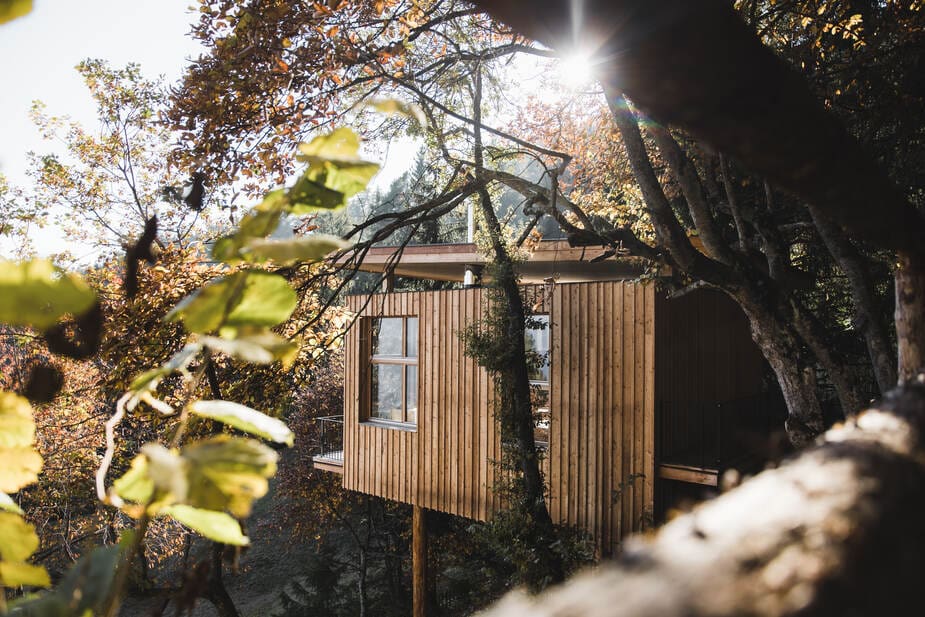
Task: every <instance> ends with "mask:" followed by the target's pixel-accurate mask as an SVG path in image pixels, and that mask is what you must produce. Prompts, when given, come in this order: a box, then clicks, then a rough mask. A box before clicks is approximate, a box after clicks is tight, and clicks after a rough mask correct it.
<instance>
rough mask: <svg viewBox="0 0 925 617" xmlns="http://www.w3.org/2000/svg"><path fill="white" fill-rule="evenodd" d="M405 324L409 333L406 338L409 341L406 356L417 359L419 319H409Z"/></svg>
mask: <svg viewBox="0 0 925 617" xmlns="http://www.w3.org/2000/svg"><path fill="white" fill-rule="evenodd" d="M405 324H406V326H405V327H406V328H408V332H407V334H406V336H405V338H406V339H407V345H408V347H407V351H405V355H406V356H408V357H409V358H417V357H418V318H417V317H409V318H408V319H406V320H405Z"/></svg>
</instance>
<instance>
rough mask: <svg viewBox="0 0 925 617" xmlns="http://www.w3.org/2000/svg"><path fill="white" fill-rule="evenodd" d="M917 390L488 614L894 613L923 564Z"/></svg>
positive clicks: (913, 592)
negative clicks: (534, 594) (617, 553)
mask: <svg viewBox="0 0 925 617" xmlns="http://www.w3.org/2000/svg"><path fill="white" fill-rule="evenodd" d="M923 508H925V386H923V385H922V384H914V385H909V386H906V387H904V388H901V389H898V390H896V391H894V392H893V393H891V394H890V395H888V396H887V398H886V400H885V401H884V402H883V403H881V404H880V405H879V406H878V407H877V408H874V409H869V410H867V411H866V412H864V413H862V414H860V415H859V416H857V417H856V418H854V419H853V420H851V421H850V422H848V423H846V424H845V425H843V426H839V427H836V428H833V429H832V430H830V431H829V432H828V433H827V434H826V436H825V441H824V443H823V444H822V445H820V446H819V447H816V448H813V449H810V450H807V451H804V453H803V454H802V455H801V456H800V457H799V458H795V459H793V460H791V461H789V462H786V463H784V464H783V465H781V466H780V467H779V468H778V469H774V470H769V471H765V472H764V473H762V474H760V475H758V476H756V477H755V478H753V479H751V480H748V481H746V482H745V483H744V484H743V485H742V486H740V487H738V488H736V489H733V490H731V491H729V492H728V493H726V494H724V495H722V496H721V497H719V498H717V499H715V500H713V501H710V502H707V503H706V504H704V505H702V506H700V507H699V508H697V509H696V510H694V511H693V512H691V513H689V514H686V515H683V516H681V517H679V518H677V519H675V520H674V521H672V522H671V523H669V524H667V525H666V526H664V527H663V528H662V529H661V531H659V533H658V535H656V536H655V537H654V538H652V539H649V540H640V539H637V540H635V543H634V544H632V545H631V546H629V547H628V548H627V550H626V552H625V553H624V554H623V556H622V557H621V558H620V559H619V560H618V561H617V562H616V563H615V564H614V565H612V566H608V567H606V568H602V569H601V570H599V571H597V572H595V573H593V574H585V575H583V576H581V577H579V578H576V579H573V580H572V581H571V582H570V583H569V585H567V586H565V587H564V588H561V589H560V590H556V591H553V592H551V593H547V594H544V595H543V596H541V597H539V598H536V599H528V598H525V597H509V598H508V599H507V600H505V601H503V602H502V603H501V604H499V605H498V606H497V607H496V608H495V609H494V610H492V611H490V612H489V613H488V616H491V617H494V616H497V617H501V616H503V617H517V616H519V615H524V616H526V615H530V616H531V617H573V616H577V615H582V616H584V617H604V616H607V617H616V616H627V617H629V616H633V617H642V616H652V617H655V616H658V617H674V616H679V617H680V616H686V617H699V616H706V615H711V616H719V615H752V616H761V617H783V616H787V615H847V616H851V615H892V614H896V615H902V614H909V613H910V611H912V610H916V611H917V609H919V608H921V603H922V599H921V573H922V571H923V569H925V527H923V526H922V524H921V520H920V519H921V512H922V510H923Z"/></svg>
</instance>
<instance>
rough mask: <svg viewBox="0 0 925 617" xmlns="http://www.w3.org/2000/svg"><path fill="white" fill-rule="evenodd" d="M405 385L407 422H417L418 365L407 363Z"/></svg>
mask: <svg viewBox="0 0 925 617" xmlns="http://www.w3.org/2000/svg"><path fill="white" fill-rule="evenodd" d="M405 375H406V377H405V378H406V379H407V386H406V388H405V402H406V404H407V406H408V407H407V418H406V420H407V421H408V422H414V423H417V421H418V367H417V366H416V365H413V364H412V365H409V366H407V367H406V371H405Z"/></svg>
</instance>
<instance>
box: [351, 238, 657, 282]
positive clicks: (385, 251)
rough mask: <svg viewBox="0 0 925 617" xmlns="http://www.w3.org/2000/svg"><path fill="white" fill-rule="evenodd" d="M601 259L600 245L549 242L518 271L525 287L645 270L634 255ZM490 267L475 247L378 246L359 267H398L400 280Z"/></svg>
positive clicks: (447, 277) (453, 277)
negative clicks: (584, 245)
mask: <svg viewBox="0 0 925 617" xmlns="http://www.w3.org/2000/svg"><path fill="white" fill-rule="evenodd" d="M602 255H604V249H602V248H600V247H572V246H569V244H568V242H566V241H564V240H544V241H541V242H540V243H539V244H538V245H537V247H536V248H535V249H534V250H533V252H532V253H531V254H530V255H529V257H528V258H527V259H526V261H523V262H520V263H518V264H517V272H518V274H519V275H520V277H521V282H523V283H542V282H543V281H544V280H546V279H549V278H554V279H555V280H556V281H557V282H560V283H577V282H583V281H612V280H623V279H628V278H635V277H637V276H639V275H640V274H641V273H642V271H643V268H642V266H641V264H640V261H639V260H638V259H634V258H631V257H609V258H606V259H602V260H601V261H597V262H594V263H592V260H594V259H595V258H597V257H601V256H602ZM487 263H488V260H487V259H486V257H485V255H484V254H483V253H480V252H479V250H478V248H477V247H476V245H475V244H468V243H461V244H427V245H414V246H406V247H404V249H402V248H400V247H397V246H377V247H373V248H371V249H369V251H368V252H367V253H366V256H365V257H364V259H363V262H362V263H361V264H360V265H359V268H358V269H359V270H362V271H364V272H386V271H387V270H388V269H389V268H390V266H391V265H392V264H394V270H393V271H394V273H395V275H396V276H403V277H410V278H419V279H430V280H437V281H462V280H463V278H464V276H465V271H466V266H482V267H484V266H485V265H486V264H487ZM487 274H488V273H487V272H486V275H487Z"/></svg>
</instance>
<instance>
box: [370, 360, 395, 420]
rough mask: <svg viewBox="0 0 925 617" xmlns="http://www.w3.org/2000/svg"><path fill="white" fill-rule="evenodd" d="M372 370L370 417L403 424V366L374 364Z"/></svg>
mask: <svg viewBox="0 0 925 617" xmlns="http://www.w3.org/2000/svg"><path fill="white" fill-rule="evenodd" d="M370 368H371V371H370V373H371V380H370V410H369V415H370V417H372V418H382V419H383V420H395V421H396V422H401V385H402V384H401V379H402V376H401V374H402V367H401V365H400V364H373V365H372V366H371V367H370Z"/></svg>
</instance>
